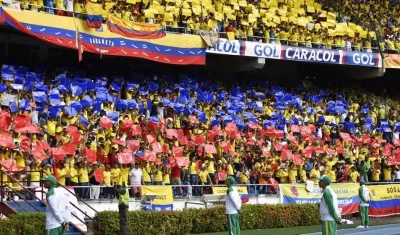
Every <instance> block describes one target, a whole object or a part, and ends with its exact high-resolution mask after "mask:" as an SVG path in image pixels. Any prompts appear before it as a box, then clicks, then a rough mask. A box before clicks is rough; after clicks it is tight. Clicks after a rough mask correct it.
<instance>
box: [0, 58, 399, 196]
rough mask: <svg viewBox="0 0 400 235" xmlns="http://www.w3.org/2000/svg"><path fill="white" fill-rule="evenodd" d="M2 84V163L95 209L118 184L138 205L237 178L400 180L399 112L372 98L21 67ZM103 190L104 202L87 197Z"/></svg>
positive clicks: (303, 88) (197, 78) (309, 86)
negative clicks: (146, 197)
mask: <svg viewBox="0 0 400 235" xmlns="http://www.w3.org/2000/svg"><path fill="white" fill-rule="evenodd" d="M1 77H2V83H1V85H0V88H1V90H0V91H1V100H2V103H1V105H2V110H1V115H0V118H1V122H0V123H1V126H0V128H1V130H2V133H1V134H0V146H1V150H0V151H1V164H2V165H3V169H5V170H7V171H10V172H11V171H20V173H17V176H19V177H20V178H19V179H20V180H21V182H23V183H24V185H28V184H29V182H35V181H38V177H40V175H38V174H37V173H31V174H30V175H26V174H24V173H23V172H24V170H37V171H39V170H43V171H44V172H45V174H55V175H56V176H57V177H58V179H59V182H60V184H63V185H70V186H86V187H87V188H82V187H80V188H76V193H77V194H78V195H79V196H80V197H82V198H86V199H88V198H89V197H90V195H91V197H92V198H95V199H97V198H98V197H99V196H100V197H109V196H111V195H112V187H111V186H112V185H114V184H124V185H130V186H131V188H132V196H135V195H136V194H138V193H139V192H140V185H176V187H177V188H176V190H175V195H176V196H181V195H185V194H187V193H192V195H194V196H200V195H203V194H205V193H209V192H210V191H209V188H207V187H202V186H201V185H204V186H209V185H217V184H221V183H223V181H224V180H225V178H226V177H227V176H229V175H231V176H234V177H235V178H236V180H237V182H238V183H240V184H261V186H257V190H258V192H260V193H275V192H276V188H275V187H274V185H276V184H278V183H291V182H303V183H304V182H305V181H306V180H307V179H309V180H312V181H314V182H317V179H318V177H319V176H320V175H323V174H327V175H329V176H330V177H331V178H332V181H333V182H357V181H358V180H359V178H360V177H362V178H363V179H366V180H369V181H374V182H375V181H376V182H380V181H398V180H400V177H399V176H400V174H399V172H400V171H399V168H398V167H397V164H398V163H399V161H400V158H399V156H400V155H399V153H400V151H399V150H398V147H399V146H400V140H399V132H400V122H398V120H397V119H398V111H397V110H398V107H399V106H398V102H397V101H395V100H392V99H388V98H383V97H380V96H376V95H374V94H373V93H368V92H366V91H363V90H362V91H360V90H355V89H352V88H348V89H342V90H336V89H320V88H318V87H317V86H316V85H314V84H313V83H311V82H310V80H305V81H304V82H303V83H301V84H299V85H297V86H291V87H284V86H278V85H277V84H274V83H269V82H266V81H258V80H256V79H254V80H253V81H245V83H243V82H240V83H232V81H231V82H230V83H229V82H225V80H223V81H219V82H215V80H214V81H213V80H212V79H207V78H211V77H207V76H206V77H204V76H201V75H193V76H192V75H185V74H178V75H170V74H155V73H154V72H153V73H150V74H143V73H136V74H134V75H133V76H132V78H124V77H118V76H112V77H108V78H107V77H90V78H87V77H88V76H84V74H82V73H79V72H73V70H65V69H64V70H63V69H58V70H57V72H55V73H53V72H45V71H40V70H36V71H29V69H28V68H27V67H23V66H12V65H3V66H2V70H1ZM384 97H386V96H384ZM2 177H3V180H4V181H7V175H3V176H2ZM95 179H96V180H95ZM97 181H99V182H101V183H98V182H97ZM99 184H101V185H103V186H105V187H102V190H101V194H100V195H98V194H97V193H96V192H93V191H92V192H91V193H89V187H91V189H92V190H93V189H96V187H93V186H94V185H99ZM267 184H268V185H272V187H271V186H269V187H264V186H262V185H267ZM189 185H193V187H188V186H189ZM9 186H10V187H12V186H13V185H12V183H9ZM14 186H16V185H14ZM179 186H181V187H182V188H181V187H179ZM251 187H255V186H251ZM189 189H191V190H192V192H188V190H189ZM254 190H255V188H253V189H252V190H250V191H253V192H254Z"/></svg>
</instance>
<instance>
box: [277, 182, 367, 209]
mask: <svg viewBox="0 0 400 235" xmlns="http://www.w3.org/2000/svg"><path fill="white" fill-rule="evenodd" d="M279 187H280V190H281V202H282V203H283V204H307V203H320V202H321V197H322V193H321V189H320V188H318V187H316V186H315V187H314V189H313V190H312V191H311V192H307V190H306V186H305V185H290V184H280V185H279ZM330 187H331V188H332V190H333V191H335V193H336V196H337V199H338V202H339V210H340V214H342V215H347V214H352V213H355V212H357V211H358V207H359V204H360V198H359V196H358V189H359V188H360V186H359V185H358V184H331V186H330Z"/></svg>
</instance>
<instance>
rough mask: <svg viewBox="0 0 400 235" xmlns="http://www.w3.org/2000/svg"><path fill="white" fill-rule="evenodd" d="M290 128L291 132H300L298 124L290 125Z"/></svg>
mask: <svg viewBox="0 0 400 235" xmlns="http://www.w3.org/2000/svg"><path fill="white" fill-rule="evenodd" d="M290 130H291V131H292V132H293V133H300V127H299V126H298V125H292V126H291V127H290Z"/></svg>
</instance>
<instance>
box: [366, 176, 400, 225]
mask: <svg viewBox="0 0 400 235" xmlns="http://www.w3.org/2000/svg"><path fill="white" fill-rule="evenodd" d="M368 188H369V191H370V194H371V202H370V204H369V215H370V216H374V217H380V216H389V215H396V214H400V184H390V185H369V186H368Z"/></svg>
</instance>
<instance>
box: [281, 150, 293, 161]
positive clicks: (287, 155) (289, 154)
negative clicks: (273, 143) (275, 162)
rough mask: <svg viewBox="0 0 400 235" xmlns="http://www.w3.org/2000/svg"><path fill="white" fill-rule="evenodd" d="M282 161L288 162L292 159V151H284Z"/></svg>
mask: <svg viewBox="0 0 400 235" xmlns="http://www.w3.org/2000/svg"><path fill="white" fill-rule="evenodd" d="M281 157H282V160H287V159H291V158H292V151H291V150H283V151H282V153H281Z"/></svg>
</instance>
